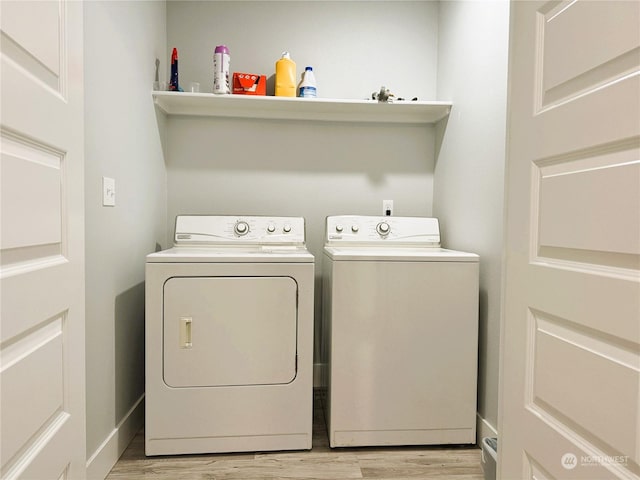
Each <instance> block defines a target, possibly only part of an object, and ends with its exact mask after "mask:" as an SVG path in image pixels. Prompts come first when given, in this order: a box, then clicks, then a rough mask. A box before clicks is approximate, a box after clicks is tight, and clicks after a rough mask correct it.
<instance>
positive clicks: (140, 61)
mask: <svg viewBox="0 0 640 480" xmlns="http://www.w3.org/2000/svg"><path fill="white" fill-rule="evenodd" d="M165 25H166V10H165V4H164V2H146V1H140V2H135V1H127V2H86V3H85V6H84V27H85V28H84V31H85V96H86V97H85V139H86V145H85V187H86V190H85V208H86V210H85V211H86V220H85V224H86V374H87V384H86V385H87V458H88V460H89V461H88V467H89V470H88V471H89V478H103V477H104V475H106V473H107V472H108V471H109V469H110V468H111V466H112V465H113V463H114V462H115V461H116V460H117V458H118V456H119V453H120V451H121V450H122V449H124V447H125V446H126V445H127V443H128V441H129V440H130V437H131V435H132V433H134V432H135V431H136V430H137V429H138V428H140V426H141V422H142V410H143V404H141V403H139V402H140V400H141V398H142V396H143V394H144V264H145V255H146V254H148V253H150V252H153V251H155V250H156V248H157V244H159V245H160V246H162V247H166V245H167V244H166V173H165V166H164V160H163V152H162V147H161V142H160V133H159V132H160V129H159V127H158V123H157V120H156V115H155V111H154V107H153V103H152V101H151V88H152V83H153V80H154V74H155V71H154V69H155V63H154V62H155V58H156V57H158V58H164V54H165V48H166V31H165ZM103 176H107V177H112V178H114V179H115V181H116V206H115V207H103V206H102V177H103ZM136 406H137V408H134V407H136ZM132 409H133V410H132Z"/></svg>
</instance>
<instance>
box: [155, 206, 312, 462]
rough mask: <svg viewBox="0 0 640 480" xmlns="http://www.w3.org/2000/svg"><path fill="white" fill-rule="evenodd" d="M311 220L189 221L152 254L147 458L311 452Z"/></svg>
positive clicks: (207, 218) (216, 218) (178, 226)
mask: <svg viewBox="0 0 640 480" xmlns="http://www.w3.org/2000/svg"><path fill="white" fill-rule="evenodd" d="M313 288H314V258H313V256H312V255H311V253H309V252H308V250H307V249H306V247H305V225H304V219H303V218H299V217H232V216H205V215H182V216H178V217H177V219H176V227H175V246H174V248H171V249H169V250H165V251H161V252H158V253H154V254H151V255H148V256H147V263H146V320H145V325H146V352H145V356H146V380H145V386H146V399H145V401H146V422H145V452H146V454H147V455H167V454H186V453H189V454H191V453H217V452H241V451H266V450H303V449H310V448H311V426H312V418H313V411H312V404H313V403H312V402H313Z"/></svg>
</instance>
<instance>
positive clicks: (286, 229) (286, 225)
mask: <svg viewBox="0 0 640 480" xmlns="http://www.w3.org/2000/svg"><path fill="white" fill-rule="evenodd" d="M282 230H283V231H284V233H289V232H290V231H291V225H289V224H288V223H285V224H284V227H282Z"/></svg>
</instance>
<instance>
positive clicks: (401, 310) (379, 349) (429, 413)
mask: <svg viewBox="0 0 640 480" xmlns="http://www.w3.org/2000/svg"><path fill="white" fill-rule="evenodd" d="M478 261H479V257H478V255H475V254H472V253H465V252H456V251H452V250H446V249H443V248H440V231H439V225H438V220H437V219H435V218H417V217H371V216H334V217H328V218H327V222H326V237H325V248H324V264H323V340H324V344H323V351H324V355H325V357H326V358H327V362H328V368H327V370H326V372H327V374H328V375H327V378H325V384H326V385H327V386H328V389H327V390H328V391H327V395H326V398H325V402H326V405H325V407H326V419H327V429H328V432H329V443H330V446H331V447H352V446H375V445H429V444H472V443H475V437H476V385H477V355H478V346H477V345H478V279H479V277H478Z"/></svg>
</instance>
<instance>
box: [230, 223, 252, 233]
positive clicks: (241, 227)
mask: <svg viewBox="0 0 640 480" xmlns="http://www.w3.org/2000/svg"><path fill="white" fill-rule="evenodd" d="M233 231H234V232H235V233H236V235H239V236H243V235H246V234H247V233H249V224H248V223H247V222H245V221H243V220H240V221H239V222H236V224H235V225H234V226H233Z"/></svg>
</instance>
